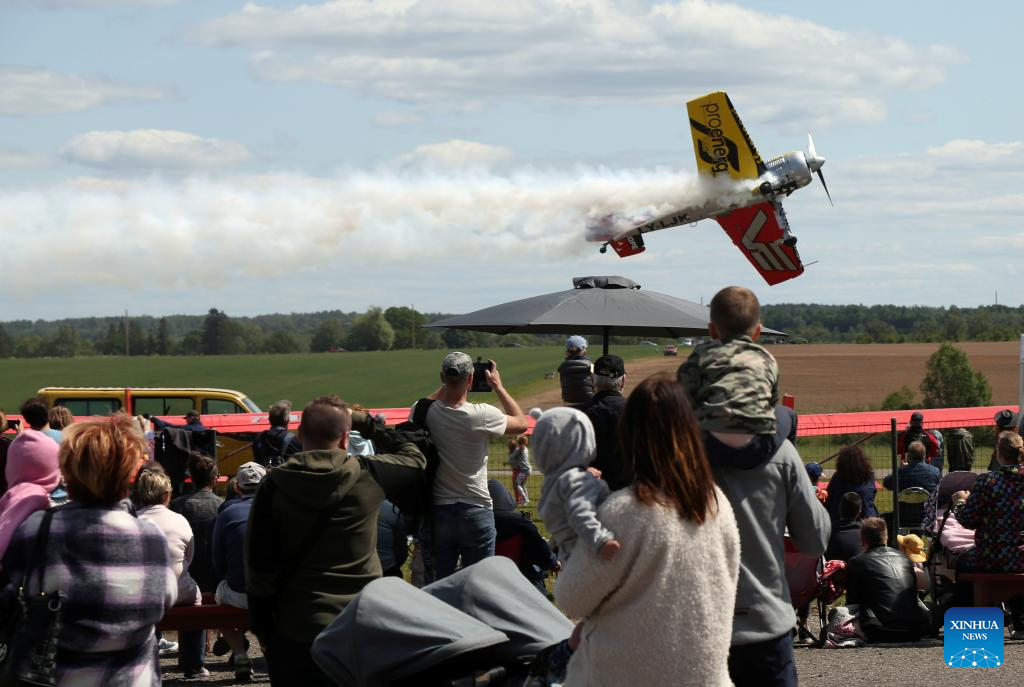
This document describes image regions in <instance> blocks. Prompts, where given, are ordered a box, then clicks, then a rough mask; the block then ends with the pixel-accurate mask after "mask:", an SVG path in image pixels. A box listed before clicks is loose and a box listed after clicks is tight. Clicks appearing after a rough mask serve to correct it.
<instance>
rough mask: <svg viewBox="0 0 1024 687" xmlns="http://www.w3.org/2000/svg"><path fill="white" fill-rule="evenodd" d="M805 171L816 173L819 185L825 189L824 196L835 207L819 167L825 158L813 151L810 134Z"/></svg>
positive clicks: (812, 141) (808, 135) (808, 136)
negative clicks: (819, 180)
mask: <svg viewBox="0 0 1024 687" xmlns="http://www.w3.org/2000/svg"><path fill="white" fill-rule="evenodd" d="M806 160H807V169H809V170H810V171H811V172H812V173H815V172H817V174H818V178H819V179H821V185H822V187H823V188H824V189H825V195H826V196H828V202H829V203H830V204H831V205H832V207H835V206H836V204H835V203H833V202H832V194H831V193H829V192H828V184H826V183H825V175H824V174H822V173H821V167H822V165H824V164H825V158H823V157H821V156H820V155H818V151H817V150H815V149H814V139H813V138H811V135H810V134H807V155H806Z"/></svg>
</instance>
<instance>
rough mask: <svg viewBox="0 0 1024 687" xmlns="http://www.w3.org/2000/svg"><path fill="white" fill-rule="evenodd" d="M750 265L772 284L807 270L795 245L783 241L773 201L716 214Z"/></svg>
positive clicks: (716, 219) (717, 219)
mask: <svg viewBox="0 0 1024 687" xmlns="http://www.w3.org/2000/svg"><path fill="white" fill-rule="evenodd" d="M715 221H717V222H718V223H719V224H721V225H722V228H723V229H725V233H727V234H728V235H729V238H731V239H732V242H733V243H735V244H736V247H737V248H739V249H740V250H741V251H742V252H743V254H744V255H745V256H747V260H749V261H750V264H752V265H753V266H754V269H756V270H757V271H758V272H760V274H761V276H762V277H764V280H765V281H766V282H768V283H769V284H772V285H774V284H778V283H780V282H784V281H786V280H787V279H793V278H794V277H799V276H800V275H801V274H803V272H804V266H803V263H801V262H800V254H799V253H798V252H797V250H796V246H786V245H784V244H783V243H782V238H783V231H782V227H781V226H779V221H778V217H777V216H776V214H775V208H774V206H772V204H771V203H758V204H757V205H751V206H750V207H746V208H737V209H736V210H733V211H732V212H730V213H728V214H726V215H719V216H717V217H715Z"/></svg>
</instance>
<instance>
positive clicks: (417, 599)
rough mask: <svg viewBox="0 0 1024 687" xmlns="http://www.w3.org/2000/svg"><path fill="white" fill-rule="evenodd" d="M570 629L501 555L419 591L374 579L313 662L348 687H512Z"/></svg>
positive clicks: (319, 642)
mask: <svg viewBox="0 0 1024 687" xmlns="http://www.w3.org/2000/svg"><path fill="white" fill-rule="evenodd" d="M572 627H573V626H572V623H571V622H569V620H568V619H566V617H565V616H564V615H562V614H561V613H560V612H559V611H558V609H556V608H555V607H554V606H552V605H551V603H550V602H549V601H548V600H547V599H546V598H544V596H542V595H541V594H539V593H538V592H537V590H536V589H534V588H533V586H532V585H531V584H530V583H529V581H528V580H527V579H526V578H525V577H523V575H522V573H520V572H519V570H518V568H516V566H515V564H514V563H513V562H512V561H510V560H508V559H507V558H503V557H493V558H488V559H485V560H483V561H481V562H479V563H476V564H474V565H472V566H470V567H468V568H466V569H464V570H460V571H459V572H457V573H455V574H454V575H451V576H449V577H446V578H444V579H442V580H439V581H437V582H434V583H433V584H430V585H427V586H426V587H424V588H423V589H416V588H415V587H413V586H412V585H410V584H408V583H406V582H404V581H402V580H400V579H398V578H393V577H390V578H388V577H385V578H381V579H379V580H375V581H373V582H371V583H370V584H368V585H367V586H366V587H364V588H363V591H362V592H360V593H359V595H358V596H356V598H355V599H353V600H352V602H351V603H350V604H349V605H348V606H347V607H346V608H345V610H344V611H343V612H342V613H341V615H339V616H338V617H337V618H336V619H335V620H334V622H332V623H331V624H330V625H329V626H327V628H326V629H325V630H324V631H323V632H321V633H320V636H319V637H317V639H316V641H315V642H314V644H313V650H312V653H313V659H314V660H315V661H316V663H317V665H318V666H320V668H321V670H323V671H324V672H325V673H326V674H327V675H328V676H329V677H330V678H331V679H332V680H334V681H335V682H336V683H338V684H340V685H344V686H346V687H403V686H406V685H409V686H411V685H441V686H444V687H474V686H476V685H480V686H482V685H488V686H493V687H502V686H507V687H512V686H518V685H522V684H523V682H524V680H526V678H527V676H528V674H529V668H530V663H531V662H532V661H533V659H534V657H535V656H536V655H537V654H538V653H540V652H541V651H542V650H543V649H545V648H548V647H550V646H552V645H555V644H558V643H559V642H561V641H562V640H564V639H567V638H568V637H569V634H570V633H571V632H572Z"/></svg>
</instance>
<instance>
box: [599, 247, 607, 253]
mask: <svg viewBox="0 0 1024 687" xmlns="http://www.w3.org/2000/svg"><path fill="white" fill-rule="evenodd" d="M600 252H601V253H607V252H608V246H601V248H600Z"/></svg>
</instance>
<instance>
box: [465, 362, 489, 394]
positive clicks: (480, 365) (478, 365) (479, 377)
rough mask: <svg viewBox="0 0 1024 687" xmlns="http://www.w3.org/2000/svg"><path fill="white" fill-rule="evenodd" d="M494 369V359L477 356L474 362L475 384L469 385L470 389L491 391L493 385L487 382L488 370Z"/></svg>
mask: <svg viewBox="0 0 1024 687" xmlns="http://www.w3.org/2000/svg"><path fill="white" fill-rule="evenodd" d="M493 369H494V361H493V360H487V361H484V360H483V359H482V358H481V357H480V356H477V359H476V362H475V363H473V386H471V387H469V390H470V391H490V390H491V385H490V384H488V383H487V374H486V373H487V371H488V370H493Z"/></svg>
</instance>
